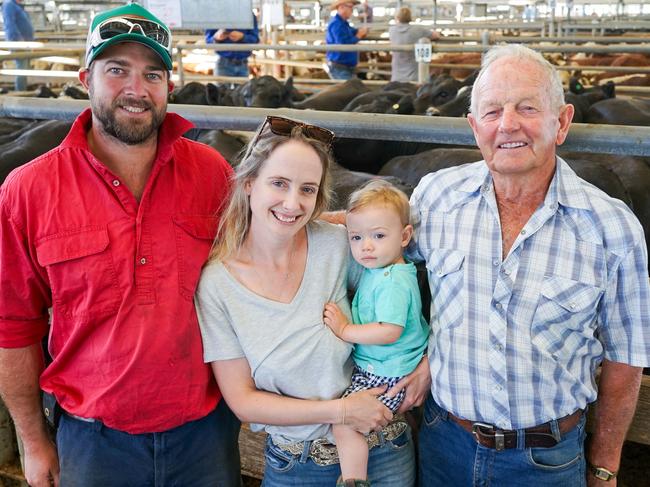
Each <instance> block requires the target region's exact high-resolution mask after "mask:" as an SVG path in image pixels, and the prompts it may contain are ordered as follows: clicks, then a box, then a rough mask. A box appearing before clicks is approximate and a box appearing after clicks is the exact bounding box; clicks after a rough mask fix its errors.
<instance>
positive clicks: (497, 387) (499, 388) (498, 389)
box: [494, 384, 503, 391]
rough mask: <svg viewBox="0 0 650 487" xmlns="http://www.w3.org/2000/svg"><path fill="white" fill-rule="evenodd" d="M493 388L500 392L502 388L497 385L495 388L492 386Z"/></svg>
mask: <svg viewBox="0 0 650 487" xmlns="http://www.w3.org/2000/svg"><path fill="white" fill-rule="evenodd" d="M494 388H495V389H496V390H497V391H500V390H501V389H503V387H501V386H500V385H499V384H497V385H496V386H494Z"/></svg>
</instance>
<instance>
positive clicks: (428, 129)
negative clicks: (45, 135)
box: [0, 96, 650, 156]
mask: <svg viewBox="0 0 650 487" xmlns="http://www.w3.org/2000/svg"><path fill="white" fill-rule="evenodd" d="M88 106H89V103H88V101H79V100H53V99H35V98H32V99H29V98H19V97H11V96H0V116H3V117H26V118H37V119H57V120H73V119H74V118H75V117H76V116H77V115H78V114H79V113H80V112H81V111H82V110H83V109H84V108H86V107H88ZM169 111H172V112H175V113H178V114H179V115H181V116H183V117H185V118H187V119H188V120H190V121H192V122H193V123H194V124H195V125H196V126H197V127H199V128H205V129H224V130H241V131H253V130H255V128H257V126H258V125H259V124H260V123H261V122H262V120H264V117H266V116H267V115H269V114H274V115H280V116H286V117H291V118H297V119H301V120H304V121H306V122H308V123H311V124H316V125H321V126H323V127H327V128H329V129H330V130H333V131H334V133H336V134H345V137H346V138H360V139H379V140H396V141H404V142H429V143H440V144H454V145H470V146H474V145H475V141H474V136H473V135H472V131H471V129H470V128H469V125H468V124H467V120H465V119H463V118H448V117H425V116H420V115H384V114H373V113H348V112H346V113H341V112H325V111H316V110H295V109H288V108H281V109H267V108H242V107H217V106H198V105H170V106H169ZM562 148H563V149H566V150H571V151H575V152H596V153H606V154H620V155H635V156H650V127H633V126H619V125H590V124H574V125H573V126H572V127H571V130H570V132H569V136H568V138H567V140H566V142H565V143H564V144H563V145H562Z"/></svg>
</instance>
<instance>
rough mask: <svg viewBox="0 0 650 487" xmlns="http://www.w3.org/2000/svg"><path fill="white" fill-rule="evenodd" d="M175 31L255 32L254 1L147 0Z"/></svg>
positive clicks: (157, 15) (152, 8)
mask: <svg viewBox="0 0 650 487" xmlns="http://www.w3.org/2000/svg"><path fill="white" fill-rule="evenodd" d="M144 6H145V8H147V9H149V10H150V11H151V12H153V14H154V15H156V17H158V18H159V19H160V20H162V21H163V22H165V23H166V24H167V25H168V26H169V27H170V28H172V29H178V28H183V29H252V28H253V0H219V1H218V2H215V1H214V0H144Z"/></svg>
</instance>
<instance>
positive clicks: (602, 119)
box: [584, 98, 650, 127]
mask: <svg viewBox="0 0 650 487" xmlns="http://www.w3.org/2000/svg"><path fill="white" fill-rule="evenodd" d="M584 123H605V124H612V125H638V126H641V127H647V126H648V125H650V100H646V99H645V98H631V99H626V100H623V99H621V98H610V99H608V100H603V101H599V102H596V103H594V104H593V105H591V106H590V107H589V109H588V110H587V113H586V114H585V117H584Z"/></svg>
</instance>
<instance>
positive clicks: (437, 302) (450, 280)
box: [427, 249, 465, 329]
mask: <svg viewBox="0 0 650 487" xmlns="http://www.w3.org/2000/svg"><path fill="white" fill-rule="evenodd" d="M464 263H465V254H463V253H462V252H459V251H457V250H450V249H433V250H432V251H431V253H430V255H429V258H428V259H427V271H428V276H429V288H430V290H431V318H432V323H433V322H434V320H435V322H437V324H438V327H439V328H440V329H446V328H454V327H456V326H458V325H460V324H461V323H462V321H463V314H464V305H463V302H464V291H463V284H464V275H465V272H464Z"/></svg>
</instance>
